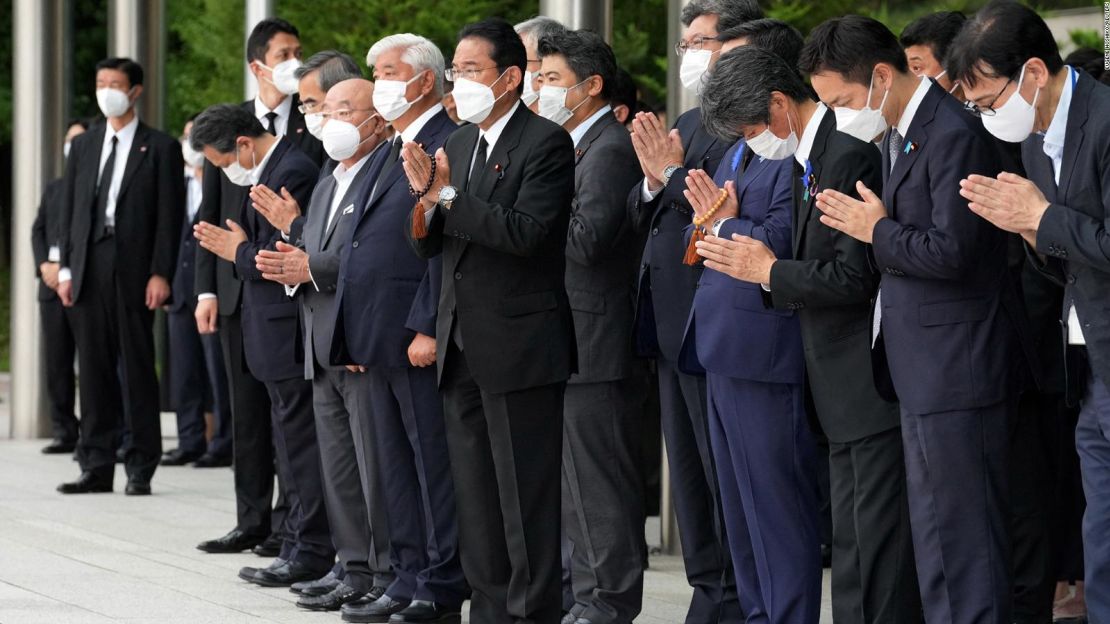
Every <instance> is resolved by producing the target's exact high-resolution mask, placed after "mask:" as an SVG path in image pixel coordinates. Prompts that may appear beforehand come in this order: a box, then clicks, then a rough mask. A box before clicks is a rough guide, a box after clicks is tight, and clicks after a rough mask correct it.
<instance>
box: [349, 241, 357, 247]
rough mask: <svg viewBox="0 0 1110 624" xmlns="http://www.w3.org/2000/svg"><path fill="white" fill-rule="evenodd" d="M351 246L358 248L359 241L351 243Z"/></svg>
mask: <svg viewBox="0 0 1110 624" xmlns="http://www.w3.org/2000/svg"><path fill="white" fill-rule="evenodd" d="M351 247H354V248H355V249H358V241H355V242H353V243H351Z"/></svg>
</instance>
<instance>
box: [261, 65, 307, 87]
mask: <svg viewBox="0 0 1110 624" xmlns="http://www.w3.org/2000/svg"><path fill="white" fill-rule="evenodd" d="M258 65H259V66H260V67H265V68H266V69H268V70H270V75H271V76H272V78H271V79H270V84H272V85H274V86H275V87H277V90H278V91H281V92H282V93H284V94H285V95H293V94H294V93H296V92H297V87H298V85H299V84H300V81H299V80H297V79H296V77H294V76H293V72H295V71H297V68H298V67H300V66H301V62H300V61H298V60H297V59H295V58H291V59H289V60H287V61H282V62H280V63H278V64H277V65H274V66H273V67H269V66H267V65H266V64H265V63H263V62H262V61H258Z"/></svg>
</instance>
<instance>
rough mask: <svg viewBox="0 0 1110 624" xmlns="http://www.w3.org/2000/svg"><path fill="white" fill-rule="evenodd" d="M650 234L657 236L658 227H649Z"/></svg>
mask: <svg viewBox="0 0 1110 624" xmlns="http://www.w3.org/2000/svg"><path fill="white" fill-rule="evenodd" d="M651 235H652V236H659V228H652V229H651Z"/></svg>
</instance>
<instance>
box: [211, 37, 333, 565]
mask: <svg viewBox="0 0 1110 624" xmlns="http://www.w3.org/2000/svg"><path fill="white" fill-rule="evenodd" d="M301 54H302V53H301V44H300V39H299V35H298V31H297V29H296V28H295V27H294V26H293V25H292V24H290V23H289V22H286V21H285V20H282V19H279V18H267V19H264V20H262V21H261V22H259V23H258V24H257V25H256V26H255V27H254V29H253V30H252V31H251V34H250V36H249V37H248V39H247V62H248V63H249V64H250V68H251V71H252V72H253V73H254V75H255V76H256V77H257V78H258V95H257V96H256V97H255V98H254V99H252V100H248V101H246V102H243V104H242V107H243V108H244V109H245V110H248V111H251V112H252V113H253V114H254V115H255V116H256V117H257V118H258V120H259V122H260V123H262V126H263V128H265V129H267V130H268V131H271V134H273V135H275V136H282V137H286V138H288V139H289V141H290V142H291V143H293V144H294V145H295V146H296V147H297V148H299V149H300V151H301V152H303V153H304V154H305V155H306V156H308V157H309V159H310V160H311V161H312V162H313V163H314V164H315V165H316V166H317V167H319V166H320V165H321V164H322V162H323V159H324V153H323V150H324V148H323V146H322V145H321V144H320V141H319V140H317V139H316V138H315V137H314V136H312V134H311V133H310V132H309V131H308V129H307V126H306V123H305V117H304V113H303V111H302V110H301V106H300V104H299V102H298V99H297V97H296V96H295V95H287V94H286V91H289V92H292V90H291V89H290V88H289V85H286V84H284V81H283V88H284V91H283V90H281V89H278V87H277V86H276V85H275V84H274V83H275V81H274V79H273V75H272V74H273V70H271V69H268V68H270V67H275V68H276V67H277V66H278V65H279V64H282V63H286V64H287V65H286V66H285V67H289V66H290V65H296V62H291V61H296V59H299V58H300V57H301ZM283 71H284V70H283ZM295 88H296V87H293V89H295ZM203 186H204V199H203V201H202V202H201V206H200V211H199V216H198V220H199V221H204V222H206V223H213V224H223V223H224V222H225V221H227V220H228V219H232V220H236V219H239V218H240V211H241V210H242V207H243V205H244V202H245V201H246V198H247V192H248V189H247V188H246V187H243V186H239V185H237V184H233V183H232V182H231V181H230V180H228V178H227V176H226V175H224V174H223V173H222V172H221V171H220V170H219V168H218V167H215V166H213V165H212V164H211V163H207V164H206V165H205V173H204V185H203ZM278 191H279V192H280V189H278ZM290 220H291V218H290ZM196 271H197V276H196V287H195V289H194V292H195V293H196V297H197V310H196V317H197V328H198V329H199V331H200V333H201V334H211V333H215V332H216V331H217V329H219V332H220V344H221V345H222V346H223V351H224V364H225V366H226V368H227V374H228V386H229V387H230V389H231V412H232V438H233V439H234V445H233V447H232V450H233V466H234V470H235V501H236V516H237V522H236V525H235V527H234V528H233V529H232V530H231V531H229V532H228V533H227V534H226V535H224V536H222V537H219V538H216V539H212V540H206V541H204V542H201V543H200V544H199V545H198V546H197V548H199V549H200V550H203V551H205V552H212V553H226V552H239V551H242V550H247V549H249V548H252V547H258V552H259V554H264V555H266V556H271V555H273V554H274V553H275V552H276V551H277V549H278V548H279V547H280V543H281V540H282V535H281V534H282V532H283V529H282V526H283V524H284V519H285V511H286V506H285V505H283V500H284V497H283V496H281V495H279V497H278V504H277V506H276V507H275V508H274V510H273V511H274V513H273V517H271V506H272V505H274V502H273V498H274V497H273V494H274V439H273V435H272V431H271V429H270V404H269V396H268V394H267V392H266V388H265V387H264V385H263V384H262V383H261V382H260V381H259V380H258V379H257V378H255V377H254V376H253V375H252V374H251V372H250V369H249V367H248V366H247V362H246V359H245V357H244V352H243V330H242V318H241V316H240V312H241V304H242V282H241V281H240V280H239V278H238V277H237V275H236V274H235V269H234V267H233V266H232V265H231V264H230V263H227V262H217V260H216V257H215V256H213V255H212V254H211V253H209V252H207V251H205V250H204V249H203V248H198V249H197V259H196ZM281 481H282V479H281V477H280V476H279V477H278V482H279V484H280V483H281Z"/></svg>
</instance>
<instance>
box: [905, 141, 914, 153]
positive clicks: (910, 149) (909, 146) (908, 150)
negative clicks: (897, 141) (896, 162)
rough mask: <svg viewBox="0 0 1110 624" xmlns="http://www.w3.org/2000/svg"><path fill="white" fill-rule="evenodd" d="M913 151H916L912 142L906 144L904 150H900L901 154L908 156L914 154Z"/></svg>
mask: <svg viewBox="0 0 1110 624" xmlns="http://www.w3.org/2000/svg"><path fill="white" fill-rule="evenodd" d="M915 151H917V143H914V142H913V141H910V142H909V143H906V147H905V149H903V150H902V152H903V153H905V154H909V153H911V152H915Z"/></svg>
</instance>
